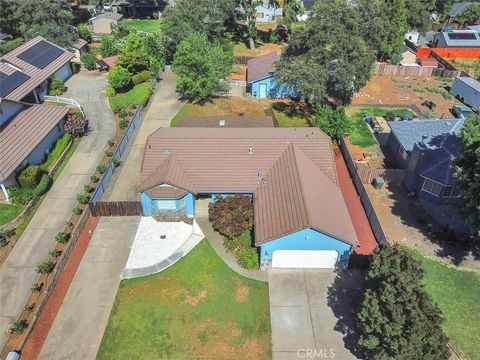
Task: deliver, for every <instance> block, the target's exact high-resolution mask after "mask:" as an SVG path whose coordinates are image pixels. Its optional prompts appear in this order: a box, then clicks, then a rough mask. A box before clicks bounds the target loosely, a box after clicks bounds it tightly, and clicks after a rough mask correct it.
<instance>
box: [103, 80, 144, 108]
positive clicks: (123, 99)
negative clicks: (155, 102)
mask: <svg viewBox="0 0 480 360" xmlns="http://www.w3.org/2000/svg"><path fill="white" fill-rule="evenodd" d="M151 91H152V86H151V84H150V82H149V81H147V82H144V83H141V84H138V85H135V86H134V87H133V88H131V89H130V90H128V91H127V92H125V93H120V94H117V95H115V96H112V97H111V98H109V99H110V106H111V107H112V111H113V112H114V113H117V112H118V111H119V110H121V109H126V108H135V107H136V106H138V105H140V104H143V103H146V102H147V101H148V98H149V96H150V93H151Z"/></svg>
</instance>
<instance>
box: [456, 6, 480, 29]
mask: <svg viewBox="0 0 480 360" xmlns="http://www.w3.org/2000/svg"><path fill="white" fill-rule="evenodd" d="M478 19H480V3H472V4H470V5H468V6H467V7H466V8H465V10H463V11H462V13H461V14H460V15H458V16H457V17H456V18H455V20H456V21H458V22H459V23H460V24H462V25H464V24H466V25H470V24H473V23H475V21H477V20H478Z"/></svg>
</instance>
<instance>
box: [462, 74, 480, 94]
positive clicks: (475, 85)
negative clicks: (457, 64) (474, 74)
mask: <svg viewBox="0 0 480 360" xmlns="http://www.w3.org/2000/svg"><path fill="white" fill-rule="evenodd" d="M456 79H457V80H458V81H461V82H462V83H464V84H465V85H467V86H469V87H471V88H472V89H473V90H475V91H478V92H480V81H478V80H476V79H474V78H471V77H469V76H458V77H457V78H456Z"/></svg>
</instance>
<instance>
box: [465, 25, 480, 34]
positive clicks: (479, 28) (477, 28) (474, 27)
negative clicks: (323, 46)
mask: <svg viewBox="0 0 480 360" xmlns="http://www.w3.org/2000/svg"><path fill="white" fill-rule="evenodd" d="M467 28H468V29H469V30H473V31H476V32H477V33H480V25H469V26H467Z"/></svg>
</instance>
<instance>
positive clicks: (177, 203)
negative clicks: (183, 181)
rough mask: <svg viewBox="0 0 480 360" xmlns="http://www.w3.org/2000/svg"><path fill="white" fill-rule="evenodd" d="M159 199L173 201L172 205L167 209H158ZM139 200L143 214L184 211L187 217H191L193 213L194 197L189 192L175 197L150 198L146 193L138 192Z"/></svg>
mask: <svg viewBox="0 0 480 360" xmlns="http://www.w3.org/2000/svg"><path fill="white" fill-rule="evenodd" d="M161 201H170V202H174V207H172V208H169V209H160V208H159V206H158V205H159V203H160V202H161ZM140 202H141V203H142V212H143V215H144V216H152V214H153V213H154V212H158V213H162V212H164V213H168V212H172V211H184V212H185V215H187V216H188V217H193V215H194V214H195V197H194V196H193V194H191V193H186V194H185V195H183V196H181V197H179V198H177V199H175V198H161V197H159V198H151V197H150V196H148V195H147V194H146V193H144V192H142V193H140Z"/></svg>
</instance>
